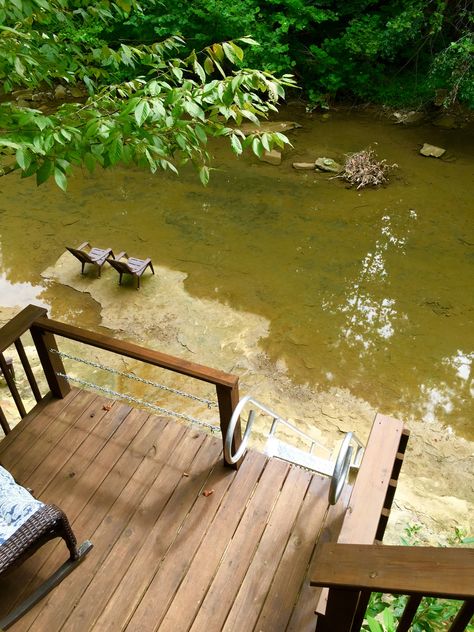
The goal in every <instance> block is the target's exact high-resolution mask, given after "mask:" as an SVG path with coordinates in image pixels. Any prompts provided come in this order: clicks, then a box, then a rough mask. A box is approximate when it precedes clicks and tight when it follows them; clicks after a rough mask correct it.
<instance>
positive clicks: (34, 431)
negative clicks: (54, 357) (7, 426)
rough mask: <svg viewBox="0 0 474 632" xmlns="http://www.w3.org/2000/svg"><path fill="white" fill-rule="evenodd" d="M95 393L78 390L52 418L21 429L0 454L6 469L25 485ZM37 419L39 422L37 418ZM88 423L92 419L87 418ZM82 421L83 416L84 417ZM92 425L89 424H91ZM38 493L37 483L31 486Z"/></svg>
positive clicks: (91, 402)
mask: <svg viewBox="0 0 474 632" xmlns="http://www.w3.org/2000/svg"><path fill="white" fill-rule="evenodd" d="M94 399H95V395H93V394H92V393H88V392H86V391H81V392H79V393H78V394H77V395H76V397H75V398H74V399H73V400H72V401H71V402H70V403H69V405H68V406H67V407H66V408H64V409H63V410H61V412H60V413H59V414H58V415H55V417H54V419H52V420H51V419H48V418H47V417H46V420H45V422H44V423H43V416H41V423H38V424H36V423H33V424H31V426H28V428H27V429H25V431H24V432H22V433H21V434H20V435H19V436H18V438H17V440H16V441H15V442H14V443H13V445H12V446H11V447H10V448H9V449H8V450H6V451H5V453H4V454H2V463H3V465H4V467H5V468H6V469H7V470H10V471H11V472H12V474H13V475H14V476H15V477H16V479H17V480H18V482H19V483H21V484H22V485H26V484H27V480H28V477H29V476H30V475H31V474H32V473H33V472H34V471H35V469H36V468H37V467H38V466H39V465H42V464H44V462H45V460H46V459H47V457H48V455H49V454H51V452H53V450H55V449H56V446H57V445H58V444H59V443H60V442H61V440H62V439H63V437H64V435H65V434H66V433H67V432H68V430H69V429H70V428H71V427H72V426H73V425H74V424H75V422H76V421H77V419H79V418H81V417H83V416H84V415H85V414H87V413H85V410H86V409H87V407H88V406H93V402H94ZM37 421H40V420H39V419H38V420H37ZM90 421H91V422H92V421H93V419H91V420H90ZM83 423H85V419H84V418H83ZM44 424H47V434H46V435H45V437H44V438H42V439H41V440H40V437H41V436H42V435H43V432H45V428H44ZM91 425H92V424H89V426H91ZM30 487H33V488H34V490H35V493H36V494H38V493H40V491H41V490H42V489H43V487H39V486H37V485H35V486H33V485H30Z"/></svg>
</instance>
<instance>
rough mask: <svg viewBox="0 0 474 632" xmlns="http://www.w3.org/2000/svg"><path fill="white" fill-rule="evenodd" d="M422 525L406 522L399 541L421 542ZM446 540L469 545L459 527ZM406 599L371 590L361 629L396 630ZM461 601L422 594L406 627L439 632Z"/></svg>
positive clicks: (417, 631)
mask: <svg viewBox="0 0 474 632" xmlns="http://www.w3.org/2000/svg"><path fill="white" fill-rule="evenodd" d="M422 529H423V527H422V525H421V524H409V525H407V527H406V528H405V533H404V535H403V536H402V537H401V538H400V539H401V542H402V544H404V545H405V546H419V545H421V544H423V541H422ZM448 544H449V545H450V546H459V545H463V546H466V545H471V544H473V538H469V537H466V535H465V533H464V532H463V531H462V530H461V529H459V528H455V530H454V533H453V535H452V537H450V538H449V540H448ZM407 599H408V598H407V597H406V596H403V595H398V596H392V595H383V594H381V593H372V595H371V597H370V601H369V605H368V608H367V612H366V619H365V622H364V625H363V626H362V630H364V631H365V632H396V629H397V625H398V621H399V619H400V617H401V615H402V613H403V610H404V608H405V605H406V603H407ZM461 605H462V602H460V601H455V600H452V599H451V600H448V599H435V598H432V597H425V598H424V599H422V601H421V604H420V606H419V608H418V610H417V613H416V615H415V618H414V620H413V624H412V626H411V628H410V630H412V632H441V631H442V630H446V629H447V626H448V624H449V623H452V621H453V620H454V617H455V616H456V614H457V613H458V611H459V608H460V606H461ZM466 629H467V630H468V631H469V630H474V626H471V625H468V627H467V628H466Z"/></svg>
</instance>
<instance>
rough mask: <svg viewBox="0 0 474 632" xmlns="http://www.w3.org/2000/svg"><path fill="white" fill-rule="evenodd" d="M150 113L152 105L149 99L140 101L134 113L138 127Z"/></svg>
mask: <svg viewBox="0 0 474 632" xmlns="http://www.w3.org/2000/svg"><path fill="white" fill-rule="evenodd" d="M149 114H150V106H149V105H148V101H140V102H139V103H138V105H137V107H136V108H135V111H134V113H133V115H134V117H135V120H136V122H137V125H138V127H141V126H142V125H143V123H144V122H145V121H146V119H147V118H148V115H149Z"/></svg>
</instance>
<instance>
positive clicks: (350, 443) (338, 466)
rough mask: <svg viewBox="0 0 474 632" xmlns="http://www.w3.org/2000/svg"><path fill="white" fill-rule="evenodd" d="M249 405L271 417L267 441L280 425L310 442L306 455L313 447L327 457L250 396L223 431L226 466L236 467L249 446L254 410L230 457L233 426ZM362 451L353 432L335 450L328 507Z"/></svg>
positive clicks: (324, 447)
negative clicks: (240, 439) (336, 453)
mask: <svg viewBox="0 0 474 632" xmlns="http://www.w3.org/2000/svg"><path fill="white" fill-rule="evenodd" d="M248 403H252V404H253V405H254V406H255V407H256V408H259V409H260V410H261V411H263V412H264V413H267V414H268V415H270V416H271V417H273V423H272V426H271V429H270V432H269V435H268V436H269V437H273V435H274V434H275V431H276V427H277V425H278V424H279V423H281V424H283V425H284V426H287V427H288V428H290V429H291V430H292V431H293V432H295V433H296V434H299V435H300V436H302V437H304V438H305V439H306V440H307V441H309V442H310V444H311V447H310V453H311V452H312V450H313V448H314V446H316V445H317V446H318V447H319V448H321V449H323V450H325V451H326V452H327V453H328V454H330V453H331V450H330V449H329V448H327V447H326V446H323V445H322V444H321V443H319V442H318V441H316V440H315V439H313V437H311V436H310V435H308V434H306V433H305V432H303V431H302V430H300V429H299V428H297V427H296V426H295V425H294V424H292V423H291V422H289V421H287V420H286V419H283V418H282V417H280V416H279V415H277V414H276V413H275V412H274V411H273V410H272V409H271V408H269V407H268V406H265V404H262V403H261V402H259V401H258V400H256V399H254V398H253V397H252V395H245V397H242V399H241V400H240V401H239V403H238V404H237V406H236V407H235V409H234V412H233V413H232V417H231V419H230V423H229V427H228V429H227V435H226V438H225V443H224V453H225V458H226V461H227V463H237V461H239V460H240V459H241V458H242V456H243V455H244V453H245V451H246V450H247V445H248V442H249V438H250V434H251V432H252V427H253V424H254V422H255V410H253V409H252V410H250V412H249V416H248V419H247V426H246V428H245V432H244V436H243V437H242V441H241V443H240V446H239V448H238V450H237V451H236V453H235V454H232V441H233V438H234V432H235V429H236V427H237V423H238V420H239V417H240V415H241V414H242V411H243V409H244V407H245V406H246V405H247V404H248ZM354 450H355V453H354ZM363 451H364V446H363V445H362V443H361V442H360V441H359V439H358V438H357V436H356V435H355V434H354V433H353V432H348V433H347V434H346V435H345V437H344V439H343V441H342V444H341V447H340V449H339V453H338V455H337V458H336V461H335V463H334V468H333V470H332V476H331V484H330V486H329V503H330V504H331V505H335V504H336V503H337V501H338V499H339V496H340V495H341V492H342V490H343V489H344V485H345V483H346V481H347V477H348V475H349V471H350V468H351V467H356V468H358V467H359V465H360V461H361V459H362V454H363Z"/></svg>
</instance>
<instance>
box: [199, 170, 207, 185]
mask: <svg viewBox="0 0 474 632" xmlns="http://www.w3.org/2000/svg"><path fill="white" fill-rule="evenodd" d="M199 179H200V180H201V182H202V184H203V185H204V186H207V184H208V182H209V167H206V165H203V166H202V167H201V168H200V169H199Z"/></svg>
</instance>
